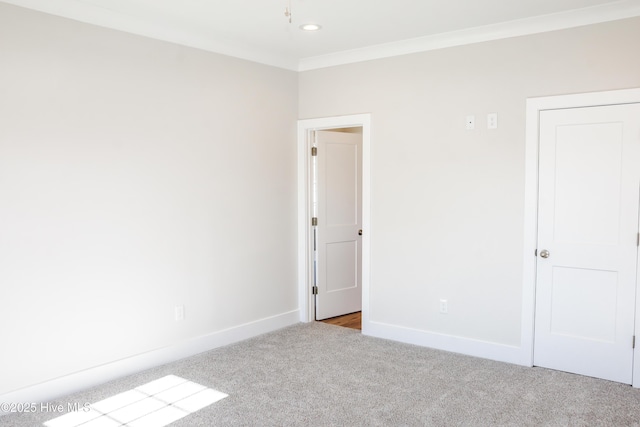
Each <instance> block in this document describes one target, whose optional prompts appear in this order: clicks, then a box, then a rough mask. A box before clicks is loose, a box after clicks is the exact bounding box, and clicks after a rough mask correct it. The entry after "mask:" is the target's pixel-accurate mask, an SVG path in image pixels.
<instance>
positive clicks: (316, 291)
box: [311, 286, 318, 295]
mask: <svg viewBox="0 0 640 427" xmlns="http://www.w3.org/2000/svg"><path fill="white" fill-rule="evenodd" d="M311 292H312V293H313V294H314V295H318V287H317V286H314V287H313V288H311Z"/></svg>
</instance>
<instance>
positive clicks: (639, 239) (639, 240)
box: [636, 233, 640, 247]
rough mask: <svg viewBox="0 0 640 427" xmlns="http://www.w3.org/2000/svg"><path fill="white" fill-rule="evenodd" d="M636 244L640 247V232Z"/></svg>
mask: <svg viewBox="0 0 640 427" xmlns="http://www.w3.org/2000/svg"><path fill="white" fill-rule="evenodd" d="M636 246H638V247H640V233H638V237H637V238H636Z"/></svg>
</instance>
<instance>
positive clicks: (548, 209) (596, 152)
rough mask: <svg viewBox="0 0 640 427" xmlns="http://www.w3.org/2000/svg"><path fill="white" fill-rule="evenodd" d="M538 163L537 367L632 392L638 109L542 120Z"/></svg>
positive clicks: (639, 184)
mask: <svg viewBox="0 0 640 427" xmlns="http://www.w3.org/2000/svg"><path fill="white" fill-rule="evenodd" d="M539 158H540V164H539V168H540V171H539V177H540V178H539V206H538V255H539V257H538V262H537V283H536V320H535V345H534V364H535V365H537V366H543V367H547V368H552V369H558V370H562V371H567V372H573V373H578V374H583V375H589V376H594V377H598V378H604V379H609V380H612V381H618V382H623V383H628V384H630V383H631V380H632V367H633V349H632V340H633V335H634V313H635V292H636V270H637V250H638V248H637V241H636V239H637V233H638V203H639V200H638V198H639V194H640V105H638V104H631V105H616V106H605V107H590V108H575V109H567V110H551V111H543V112H541V113H540V157H539ZM543 250H547V251H548V252H549V256H548V257H547V258H543V257H541V256H540V255H541V254H542V251H543Z"/></svg>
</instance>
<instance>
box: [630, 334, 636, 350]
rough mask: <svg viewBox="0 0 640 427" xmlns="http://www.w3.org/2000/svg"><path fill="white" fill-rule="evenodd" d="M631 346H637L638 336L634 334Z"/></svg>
mask: <svg viewBox="0 0 640 427" xmlns="http://www.w3.org/2000/svg"><path fill="white" fill-rule="evenodd" d="M631 348H636V336H635V335H634V336H633V340H632V341H631Z"/></svg>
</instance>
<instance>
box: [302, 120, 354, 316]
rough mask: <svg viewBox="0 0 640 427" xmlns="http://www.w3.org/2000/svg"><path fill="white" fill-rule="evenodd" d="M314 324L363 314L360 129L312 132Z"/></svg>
mask: <svg viewBox="0 0 640 427" xmlns="http://www.w3.org/2000/svg"><path fill="white" fill-rule="evenodd" d="M310 136H311V143H312V147H311V164H310V167H311V175H312V177H313V178H312V191H311V193H312V200H311V210H312V222H311V226H312V235H313V241H312V242H311V247H312V254H313V265H314V269H313V270H314V277H313V282H314V283H313V285H314V286H313V290H314V291H313V294H314V296H315V320H324V319H329V318H334V317H337V316H343V315H345V314H350V313H355V312H359V311H361V310H362V244H361V241H362V234H363V230H362V128H361V127H355V128H339V129H327V130H317V131H312V132H311V135H310Z"/></svg>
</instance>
